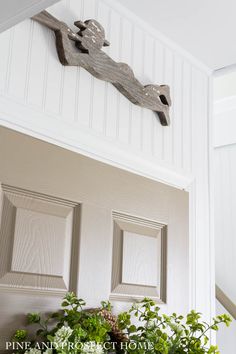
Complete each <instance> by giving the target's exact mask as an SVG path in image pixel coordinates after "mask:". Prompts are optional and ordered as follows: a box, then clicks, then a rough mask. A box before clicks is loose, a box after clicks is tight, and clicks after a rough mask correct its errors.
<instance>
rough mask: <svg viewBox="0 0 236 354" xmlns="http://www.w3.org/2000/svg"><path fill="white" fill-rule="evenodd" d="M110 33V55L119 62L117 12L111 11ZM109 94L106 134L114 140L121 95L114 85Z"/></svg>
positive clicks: (118, 18) (118, 21)
mask: <svg viewBox="0 0 236 354" xmlns="http://www.w3.org/2000/svg"><path fill="white" fill-rule="evenodd" d="M110 16H111V17H110V31H109V40H110V42H111V48H110V51H109V55H110V56H111V57H112V59H113V60H115V61H119V59H120V42H119V38H120V30H121V28H120V21H121V19H120V15H119V14H118V13H117V12H116V11H113V10H112V11H111V14H110ZM109 86H110V87H109V89H108V92H107V107H106V110H107V121H106V134H107V136H109V137H112V138H113V139H116V138H117V132H118V120H119V116H118V112H119V107H120V104H119V95H118V93H117V90H116V88H115V87H113V86H112V85H109Z"/></svg>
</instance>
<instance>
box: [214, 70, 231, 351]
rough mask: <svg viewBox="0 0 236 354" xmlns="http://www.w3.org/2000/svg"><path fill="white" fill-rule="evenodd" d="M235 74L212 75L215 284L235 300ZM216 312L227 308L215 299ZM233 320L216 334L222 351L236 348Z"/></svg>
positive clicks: (223, 311) (218, 312) (222, 311)
mask: <svg viewBox="0 0 236 354" xmlns="http://www.w3.org/2000/svg"><path fill="white" fill-rule="evenodd" d="M235 88H236V75H235V72H229V73H226V74H225V75H222V76H218V77H216V78H215V79H214V119H213V127H214V147H215V149H214V156H213V160H214V176H213V182H214V210H215V218H214V219H215V258H216V260H215V265H216V284H217V285H218V286H219V287H220V288H221V289H222V291H223V292H224V293H225V294H226V295H227V297H228V298H229V299H230V300H231V301H232V302H233V303H235V304H236V283H235V280H234V271H235V269H236V257H235V255H236V222H235V220H236V185H235V180H236V119H235V118H236V95H235V94H236V89H235ZM216 305H217V306H216V312H217V314H220V313H225V312H227V311H226V310H225V309H224V307H223V306H222V305H221V304H220V303H219V302H218V301H217V302H216ZM235 329H236V321H234V322H233V324H232V325H231V327H230V328H229V329H228V328H227V329H226V328H224V329H222V330H221V331H220V332H219V333H218V334H217V344H218V345H219V347H220V350H221V353H222V354H231V353H232V348H235V345H236V342H235V340H236V337H235Z"/></svg>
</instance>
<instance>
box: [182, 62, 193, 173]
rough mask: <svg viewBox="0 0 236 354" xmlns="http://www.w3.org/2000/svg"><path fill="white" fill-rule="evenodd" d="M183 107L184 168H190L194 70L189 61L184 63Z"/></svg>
mask: <svg viewBox="0 0 236 354" xmlns="http://www.w3.org/2000/svg"><path fill="white" fill-rule="evenodd" d="M182 85H183V86H182V107H183V120H182V136H183V139H182V141H181V154H182V156H183V157H182V167H183V169H184V170H190V168H191V159H192V150H191V148H190V147H191V137H192V134H191V131H192V129H191V121H192V115H191V113H192V110H191V97H192V72H191V66H190V64H189V63H188V62H186V61H184V63H183V83H182Z"/></svg>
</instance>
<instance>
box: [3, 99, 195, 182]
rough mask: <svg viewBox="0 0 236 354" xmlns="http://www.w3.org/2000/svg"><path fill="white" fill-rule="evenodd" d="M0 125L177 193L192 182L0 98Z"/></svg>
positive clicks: (111, 143) (156, 163)
mask: <svg viewBox="0 0 236 354" xmlns="http://www.w3.org/2000/svg"><path fill="white" fill-rule="evenodd" d="M32 117H34V120H32ZM0 125H2V126H4V127H7V128H10V129H13V130H16V131H18V132H20V133H24V134H27V135H30V136H32V137H35V138H38V139H41V140H43V141H46V142H48V143H52V144H54V145H57V146H60V147H62V148H65V149H68V150H70V151H74V152H77V153H80V154H82V155H84V156H87V157H91V158H93V159H95V160H97V161H101V162H104V163H107V164H109V165H112V166H114V167H118V168H121V169H124V170H126V171H129V172H132V173H135V174H138V175H141V176H143V177H146V178H149V179H152V180H155V181H158V182H162V183H165V184H168V185H171V186H173V187H176V188H179V189H186V188H188V186H189V185H190V184H191V182H192V180H193V177H192V175H190V174H186V173H177V172H175V171H173V170H172V169H170V168H168V167H166V166H162V165H160V164H159V161H157V160H154V159H153V160H150V159H147V156H142V155H141V154H140V155H137V153H136V152H135V151H134V152H132V151H127V150H126V149H125V148H124V147H123V146H121V145H118V144H114V141H113V140H109V138H106V139H104V136H99V135H97V134H95V133H92V132H91V131H87V130H86V129H82V128H81V127H80V129H75V125H74V124H69V123H65V122H63V121H60V120H59V119H56V118H55V117H54V116H50V115H48V114H42V113H41V112H39V111H37V110H36V109H35V107H32V108H31V107H29V106H27V105H23V104H21V103H18V102H16V101H13V100H12V99H11V98H7V97H0Z"/></svg>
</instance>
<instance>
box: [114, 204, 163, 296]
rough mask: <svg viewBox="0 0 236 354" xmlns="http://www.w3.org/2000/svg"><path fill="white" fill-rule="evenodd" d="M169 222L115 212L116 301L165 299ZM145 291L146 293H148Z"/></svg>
mask: <svg viewBox="0 0 236 354" xmlns="http://www.w3.org/2000/svg"><path fill="white" fill-rule="evenodd" d="M166 229H167V227H166V225H164V224H161V223H158V222H155V221H152V220H148V219H143V218H140V217H137V216H132V215H125V214H122V213H119V212H115V211H114V212H113V257H112V258H113V264H112V291H111V295H110V298H111V299H113V300H117V301H119V300H122V301H133V300H134V299H141V298H142V297H143V296H149V297H152V298H154V299H155V300H156V301H158V302H159V303H163V302H165V301H166V274H167V273H166V271H167V269H166V254H167V241H166V239H167V233H166ZM145 294H146V295H145Z"/></svg>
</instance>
